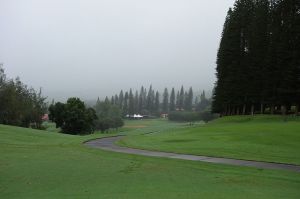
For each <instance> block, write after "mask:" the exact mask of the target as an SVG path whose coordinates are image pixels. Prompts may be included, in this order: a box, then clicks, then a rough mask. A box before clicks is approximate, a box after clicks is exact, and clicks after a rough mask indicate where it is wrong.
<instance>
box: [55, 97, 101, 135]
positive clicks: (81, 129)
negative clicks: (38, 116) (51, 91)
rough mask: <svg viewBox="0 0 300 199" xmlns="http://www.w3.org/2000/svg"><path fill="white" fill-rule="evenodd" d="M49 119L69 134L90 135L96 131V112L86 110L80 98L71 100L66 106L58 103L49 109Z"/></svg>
mask: <svg viewBox="0 0 300 199" xmlns="http://www.w3.org/2000/svg"><path fill="white" fill-rule="evenodd" d="M49 112H50V114H49V119H50V120H52V121H53V122H55V123H56V127H60V128H61V129H62V132H63V133H67V134H74V135H78V134H90V133H92V132H93V131H94V120H96V119H97V116H96V112H95V110H94V109H92V108H86V107H85V104H84V102H82V101H81V100H80V99H79V98H69V99H68V101H67V103H66V104H63V103H61V102H57V103H56V104H52V105H51V106H50V107H49Z"/></svg>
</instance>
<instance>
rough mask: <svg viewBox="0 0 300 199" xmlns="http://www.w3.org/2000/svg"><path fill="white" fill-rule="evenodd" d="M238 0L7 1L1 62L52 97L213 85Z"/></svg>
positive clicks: (0, 12) (1, 3) (1, 18)
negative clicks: (223, 37) (226, 23)
mask: <svg viewBox="0 0 300 199" xmlns="http://www.w3.org/2000/svg"><path fill="white" fill-rule="evenodd" d="M233 3H234V0H206V1H204V0H202V1H199V0H151V1H149V0H0V32H1V34H0V62H1V63H3V66H4V68H5V71H6V74H7V75H8V76H9V77H16V76H19V77H20V78H21V80H22V81H23V82H24V83H26V84H28V85H30V86H33V87H34V88H36V89H38V88H40V87H41V88H42V89H43V93H44V95H46V96H48V99H52V98H55V99H57V100H64V99H66V98H68V97H71V96H78V97H81V98H82V99H85V100H90V99H94V98H97V97H98V96H100V97H104V96H106V95H112V94H115V93H119V91H120V90H121V89H123V90H128V89H129V88H133V89H139V88H140V86H142V85H144V86H145V87H147V88H148V87H149V86H150V84H152V86H153V88H154V89H158V90H162V89H163V88H164V87H168V88H171V87H176V88H179V87H180V86H181V85H184V86H185V87H189V86H192V87H193V88H194V90H195V91H197V90H202V89H205V90H207V91H210V90H211V89H212V88H213V84H214V82H215V67H216V64H215V62H216V54H217V49H218V46H219V42H220V37H221V33H222V28H223V23H224V20H225V16H226V13H227V10H228V8H229V7H231V6H232V5H233Z"/></svg>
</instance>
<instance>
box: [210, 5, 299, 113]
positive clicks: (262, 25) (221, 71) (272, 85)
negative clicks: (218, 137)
mask: <svg viewBox="0 0 300 199" xmlns="http://www.w3.org/2000/svg"><path fill="white" fill-rule="evenodd" d="M216 71H217V82H216V85H215V89H214V94H213V112H215V113H221V114H222V115H232V114H254V113H261V114H263V113H271V114H274V113H282V114H287V113H296V114H297V113H298V111H299V105H300V1H299V0H237V1H236V2H235V4H234V7H233V8H232V9H231V8H230V9H229V11H228V13H227V16H226V20H225V23H224V27H223V33H222V38H221V42H220V46H219V51H218V55H217V68H216Z"/></svg>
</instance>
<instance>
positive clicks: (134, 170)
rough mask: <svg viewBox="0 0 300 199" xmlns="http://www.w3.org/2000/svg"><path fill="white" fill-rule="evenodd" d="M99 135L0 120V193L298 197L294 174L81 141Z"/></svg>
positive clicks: (4, 197)
mask: <svg viewBox="0 0 300 199" xmlns="http://www.w3.org/2000/svg"><path fill="white" fill-rule="evenodd" d="M154 123H156V122H154ZM147 128H150V127H147ZM100 136H103V135H101V134H95V135H92V136H72V135H63V134H58V133H54V132H47V131H38V130H32V129H24V128H17V127H10V126H4V125H0V198H1V199H9V198H16V199H20V198H22V199H27V198H28V199H33V198H43V199H44V198H49V199H53V198H55V199H60V198H70V199H76V198H78V199H82V198H95V199H98V198H101V199H103V198H104V199H105V198H107V199H114V198H120V199H123V198H128V199H135V198H136V199H140V198H143V199H148V198H153V199H158V198H164V199H169V198H170V199H174V198H175V199H176V198H180V199H183V198H189V199H190V198H191V199H192V198H195V199H199V198H206V199H211V198H216V199H220V198H221V199H222V198H224V199H226V198H228V199H235V198H236V199H240V198H249V199H253V198H259V199H268V198H270V199H274V198H275V199H276V198H278V199H282V198H285V199H287V198H295V199H298V198H299V197H300V173H295V172H288V171H278V170H276V171H275V170H274V171H273V170H262V169H254V168H247V167H233V166H226V165H215V164H208V163H200V162H193V161H184V160H172V159H163V158H150V157H142V156H135V155H126V154H119V153H113V152H105V151H101V150H99V149H93V148H87V147H85V146H83V145H82V142H83V141H84V140H88V139H91V138H95V137H100Z"/></svg>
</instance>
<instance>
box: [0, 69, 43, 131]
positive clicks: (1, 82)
mask: <svg viewBox="0 0 300 199" xmlns="http://www.w3.org/2000/svg"><path fill="white" fill-rule="evenodd" d="M45 100H46V98H45V97H43V95H42V92H41V89H40V90H39V91H36V90H34V89H33V88H30V87H28V86H27V85H26V84H24V83H22V82H21V80H20V78H18V77H17V78H15V79H12V78H8V77H7V76H6V74H5V72H4V68H3V67H2V65H0V124H6V125H14V126H21V127H33V128H39V129H40V128H41V124H42V116H43V115H44V113H46V111H47V104H46V102H45Z"/></svg>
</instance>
